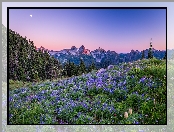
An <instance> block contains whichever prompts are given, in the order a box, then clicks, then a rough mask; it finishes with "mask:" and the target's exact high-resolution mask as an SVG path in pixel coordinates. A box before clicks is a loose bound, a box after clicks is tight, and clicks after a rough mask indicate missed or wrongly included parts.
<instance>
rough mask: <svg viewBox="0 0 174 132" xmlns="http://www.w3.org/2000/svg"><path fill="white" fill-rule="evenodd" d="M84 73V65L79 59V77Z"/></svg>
mask: <svg viewBox="0 0 174 132" xmlns="http://www.w3.org/2000/svg"><path fill="white" fill-rule="evenodd" d="M85 72H86V67H85V63H84V61H83V60H82V59H80V65H79V70H78V73H79V75H81V74H83V73H85Z"/></svg>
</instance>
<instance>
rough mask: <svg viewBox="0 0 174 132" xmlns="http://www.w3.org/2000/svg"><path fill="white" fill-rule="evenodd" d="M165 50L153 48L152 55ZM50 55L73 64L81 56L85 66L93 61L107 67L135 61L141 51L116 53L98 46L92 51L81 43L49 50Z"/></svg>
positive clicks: (160, 54)
mask: <svg viewBox="0 0 174 132" xmlns="http://www.w3.org/2000/svg"><path fill="white" fill-rule="evenodd" d="M148 50H149V49H146V50H144V55H145V58H147V57H148ZM165 52H166V51H160V50H155V49H153V55H154V56H155V57H156V58H158V59H162V58H163V57H164V55H165ZM49 53H50V55H52V56H54V57H55V58H57V59H58V60H59V61H60V62H61V63H63V64H64V63H65V62H67V61H68V60H70V61H71V62H74V63H75V64H77V65H78V64H79V63H80V59H81V58H82V59H83V60H84V62H85V65H86V66H89V65H90V64H91V63H92V62H94V63H95V65H96V66H97V67H107V66H108V65H110V64H118V63H122V62H131V61H136V60H138V59H140V58H141V57H142V51H138V50H131V51H130V53H120V54H118V53H116V52H115V51H110V50H108V51H105V50H104V49H102V48H100V47H99V48H98V49H96V50H94V51H90V50H88V49H86V48H85V46H84V45H82V46H81V47H79V48H76V47H75V46H72V47H71V48H70V49H63V50H61V51H53V50H51V51H49Z"/></svg>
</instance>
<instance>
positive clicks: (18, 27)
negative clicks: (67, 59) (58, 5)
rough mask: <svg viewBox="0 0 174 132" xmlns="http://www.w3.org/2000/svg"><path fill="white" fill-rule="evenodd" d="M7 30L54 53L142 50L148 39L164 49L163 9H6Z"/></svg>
mask: <svg viewBox="0 0 174 132" xmlns="http://www.w3.org/2000/svg"><path fill="white" fill-rule="evenodd" d="M30 15H32V17H31V16H30ZM9 28H10V29H12V30H15V31H16V32H17V33H19V34H20V35H22V36H23V37H25V36H26V37H27V39H30V40H32V41H33V42H34V45H35V46H36V47H38V48H39V47H41V46H43V47H44V48H46V49H49V50H54V51H59V50H62V49H70V48H71V47H72V46H76V47H77V48H79V47H80V46H81V45H84V46H85V48H87V49H89V50H95V49H97V48H99V47H101V48H103V49H105V50H106V51H107V50H112V51H116V52H117V53H127V52H130V51H131V50H132V49H133V50H139V51H142V50H144V49H148V48H149V45H150V39H151V38H152V45H153V48H155V49H157V50H165V49H166V10H165V9H10V11H9Z"/></svg>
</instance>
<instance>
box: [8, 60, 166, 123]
mask: <svg viewBox="0 0 174 132" xmlns="http://www.w3.org/2000/svg"><path fill="white" fill-rule="evenodd" d="M9 92H10V97H9V101H10V107H9V110H10V111H9V113H10V115H9V117H10V118H9V121H10V124H166V61H165V60H157V59H152V60H146V59H145V60H141V61H140V60H139V61H135V62H132V63H122V64H120V65H117V66H114V67H113V68H112V69H104V70H103V71H100V72H97V71H92V72H91V73H88V74H84V75H81V76H75V77H71V78H67V79H63V80H60V79H58V80H54V81H44V82H38V83H37V84H35V85H34V86H32V84H27V83H25V84H24V83H23V82H15V81H10V91H9ZM129 109H132V113H129ZM125 112H128V117H125V115H124V113H125Z"/></svg>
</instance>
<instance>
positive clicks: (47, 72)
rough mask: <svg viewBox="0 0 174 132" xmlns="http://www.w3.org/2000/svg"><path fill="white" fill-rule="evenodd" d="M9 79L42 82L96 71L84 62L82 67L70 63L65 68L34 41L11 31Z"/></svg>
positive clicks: (81, 64) (92, 65) (92, 66)
mask: <svg viewBox="0 0 174 132" xmlns="http://www.w3.org/2000/svg"><path fill="white" fill-rule="evenodd" d="M8 63H9V73H8V75H9V79H12V80H21V81H40V80H46V79H57V78H62V77H71V76H77V75H81V74H82V73H87V72H90V71H92V70H93V69H95V64H94V63H92V64H91V65H90V66H89V67H88V68H87V67H85V64H84V62H83V60H81V61H80V65H78V66H76V65H75V64H74V63H72V62H70V61H68V62H67V63H66V64H65V65H64V66H63V65H61V64H60V62H59V60H57V59H55V58H54V57H53V56H51V55H50V54H49V52H48V50H47V49H45V48H44V47H42V46H41V47H40V48H39V49H37V48H36V46H34V43H33V41H30V39H29V40H27V37H25V38H23V37H22V36H20V34H18V33H17V32H15V31H12V30H11V29H9V61H8Z"/></svg>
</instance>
